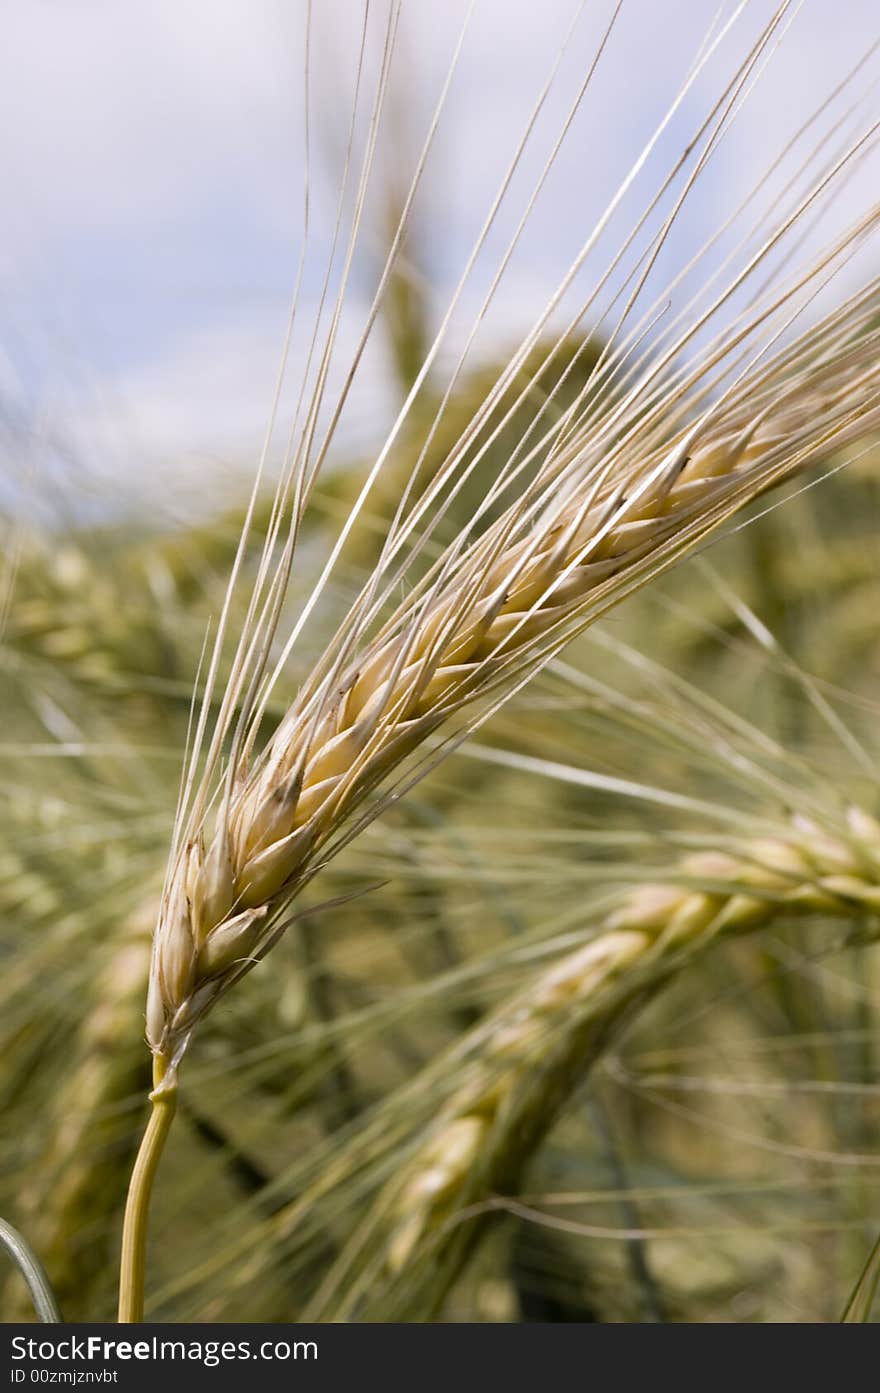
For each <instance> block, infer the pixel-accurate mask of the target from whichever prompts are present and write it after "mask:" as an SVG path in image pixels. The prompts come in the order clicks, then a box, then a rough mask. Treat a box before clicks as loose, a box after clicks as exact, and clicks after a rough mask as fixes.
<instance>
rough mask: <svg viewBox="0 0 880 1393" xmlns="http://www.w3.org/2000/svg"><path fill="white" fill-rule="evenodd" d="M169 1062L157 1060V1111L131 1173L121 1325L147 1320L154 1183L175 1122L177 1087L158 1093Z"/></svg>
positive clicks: (121, 1272)
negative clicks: (146, 1272) (146, 1280)
mask: <svg viewBox="0 0 880 1393" xmlns="http://www.w3.org/2000/svg"><path fill="white" fill-rule="evenodd" d="M166 1067H167V1061H166V1060H165V1059H164V1058H162V1056H161V1055H157V1056H156V1057H155V1059H154V1060H153V1092H152V1093H151V1094H150V1102H151V1103H152V1105H153V1110H152V1112H151V1113H150V1120H149V1122H148V1123H147V1130H146V1131H145V1132H144V1136H143V1140H142V1142H141V1144H140V1149H139V1151H138V1154H137V1159H136V1161H135V1163H134V1170H133V1171H132V1173H131V1181H130V1182H129V1186H128V1198H127V1199H126V1202H125V1219H124V1220H123V1225H122V1258H121V1262H120V1269H119V1322H120V1324H121V1325H130V1324H132V1323H137V1322H138V1321H141V1320H143V1318H144V1269H145V1267H146V1258H147V1226H148V1223H149V1214H150V1195H151V1193H152V1190H153V1180H154V1179H155V1175H156V1170H157V1168H158V1165H159V1161H160V1159H161V1156H162V1151H163V1148H164V1146H165V1141H166V1138H167V1136H168V1133H169V1131H170V1129H171V1123H172V1122H173V1120H174V1111H175V1108H176V1106H177V1086H176V1084H175V1085H174V1086H172V1087H170V1088H167V1087H166V1088H165V1089H163V1090H162V1091H161V1092H157V1090H158V1089H159V1085H160V1084H161V1082H162V1080H163V1078H164V1077H165V1070H166Z"/></svg>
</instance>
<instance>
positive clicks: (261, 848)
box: [147, 334, 877, 1087]
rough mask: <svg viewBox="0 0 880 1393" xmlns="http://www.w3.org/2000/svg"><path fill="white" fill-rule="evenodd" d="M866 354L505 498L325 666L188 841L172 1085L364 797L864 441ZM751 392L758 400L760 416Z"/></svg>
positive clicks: (763, 390) (168, 995)
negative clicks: (214, 1009)
mask: <svg viewBox="0 0 880 1393" xmlns="http://www.w3.org/2000/svg"><path fill="white" fill-rule="evenodd" d="M820 337H821V336H820ZM829 337H831V338H834V337H835V335H834V334H830V335H829ZM873 352H874V348H873V342H872V341H871V336H869V339H868V342H867V343H865V342H858V343H856V345H855V346H853V345H850V346H849V349H847V348H846V347H842V348H841V350H840V352H839V353H838V354H837V355H836V358H835V361H833V362H828V361H827V359H826V356H825V355H824V354H823V355H822V359H821V361H820V362H818V363H817V364H816V366H815V367H814V368H813V369H811V368H809V367H807V368H806V369H804V370H803V371H802V373H801V374H799V375H796V376H795V377H794V378H793V379H791V378H790V377H789V376H788V373H787V372H783V371H782V370H781V369H780V370H779V374H778V375H777V376H775V377H774V375H773V374H771V375H770V377H769V379H768V377H767V375H766V374H764V373H763V372H762V373H759V374H758V375H757V378H756V380H751V379H749V380H748V381H747V382H745V383H744V384H743V388H742V396H741V399H739V400H738V401H737V403H736V406H735V408H734V409H732V410H728V411H724V412H722V413H721V414H720V417H719V419H717V420H716V421H715V422H714V423H713V424H712V425H711V426H710V427H707V428H704V429H703V430H702V431H697V432H695V431H694V430H692V429H689V430H686V431H684V432H682V433H681V434H680V436H679V438H678V439H677V440H676V441H675V442H674V443H673V444H672V446H671V447H670V446H669V445H666V447H665V448H663V449H662V450H661V451H658V455H659V457H655V458H650V457H649V458H648V460H647V461H646V463H645V465H644V466H643V467H642V468H640V469H639V470H637V471H635V472H632V473H630V474H628V475H626V476H625V477H622V473H623V472H622V471H621V472H615V471H612V472H611V473H610V477H609V478H607V479H605V480H603V481H601V482H600V484H599V485H598V486H592V487H585V488H583V489H581V490H579V491H575V492H573V494H572V495H571V496H570V497H563V499H562V501H559V500H556V501H553V500H551V499H548V498H547V497H545V496H542V495H539V502H540V504H541V508H540V511H534V515H533V516H531V517H530V516H529V512H530V511H531V510H530V508H529V506H527V505H528V500H525V501H524V502H523V503H519V504H517V505H514V507H512V508H511V510H510V511H509V513H508V514H506V515H505V516H504V517H503V518H502V519H501V520H500V522H499V523H498V524H496V525H495V526H494V527H492V528H491V529H489V531H488V533H487V534H486V535H485V536H484V537H483V538H481V539H479V541H478V542H476V543H475V544H473V545H472V546H471V548H470V549H468V550H467V551H465V552H464V553H463V554H462V556H461V557H460V558H459V559H458V560H457V561H456V563H455V565H454V567H451V568H450V569H449V572H448V574H445V575H443V576H442V584H433V585H430V586H428V587H427V589H426V591H425V594H424V596H423V598H422V599H421V600H420V601H417V602H415V603H410V604H409V605H407V606H406V607H404V609H403V610H402V612H400V613H399V614H398V615H397V616H395V617H394V618H393V619H392V620H391V621H390V622H389V623H388V624H387V625H386V627H385V629H384V630H383V632H382V634H381V635H380V636H379V638H378V639H377V640H376V641H374V642H373V643H372V644H370V645H369V646H367V647H366V648H365V649H364V651H363V652H362V653H361V654H360V655H357V656H355V657H354V658H352V659H351V660H350V661H349V662H348V663H346V664H345V665H344V667H343V668H342V670H341V671H339V670H338V668H339V665H338V663H333V662H330V664H329V666H330V669H331V671H330V674H329V676H328V677H327V678H326V679H325V680H323V681H321V682H319V683H318V684H317V686H316V687H315V688H314V689H311V690H310V689H308V688H307V689H306V693H305V695H304V696H303V697H301V698H300V700H298V701H297V702H296V703H295V704H294V706H293V708H292V709H291V711H290V712H289V713H288V715H287V716H286V717H285V718H284V720H283V721H282V723H281V725H280V727H279V729H278V731H277V732H276V734H275V736H274V737H273V739H272V741H271V742H270V744H269V746H268V748H267V749H266V750H265V752H264V753H263V755H262V756H261V757H260V759H259V760H258V761H257V764H256V767H255V769H254V770H253V772H251V773H250V774H248V773H247V772H246V763H245V762H244V761H243V763H242V766H241V768H240V769H239V771H238V775H239V777H238V779H237V780H236V782H235V783H234V785H233V787H232V790H231V792H230V793H229V795H228V796H227V797H224V799H223V801H222V804H221V807H220V810H219V814H218V818H217V825H216V827H215V830H214V831H213V833H212V835H211V836H210V838H209V839H207V841H206V840H205V839H204V837H203V836H202V835H201V834H200V835H197V836H196V837H194V838H193V839H192V840H191V841H190V842H189V843H188V844H187V845H186V847H185V848H184V849H183V852H182V854H181V856H180V857H179V860H178V863H177V865H176V868H175V872H174V875H173V878H172V880H171V882H170V885H169V887H168V890H167V892H166V895H165V898H164V902H163V906H162V913H161V917H160V921H159V925H158V928H157V932H156V937H155V946H154V955H153V966H152V972H151V979H150V989H149V998H148V1007H147V1034H148V1038H149V1041H150V1044H151V1046H152V1049H153V1051H154V1054H155V1055H156V1056H157V1057H160V1058H161V1059H162V1060H163V1061H164V1062H165V1078H166V1081H167V1082H166V1087H167V1086H169V1085H170V1084H171V1083H172V1082H173V1072H174V1069H175V1067H176V1064H177V1062H178V1060H179V1058H180V1055H181V1053H182V1051H183V1049H184V1048H185V1045H186V1042H187V1040H188V1038H189V1035H190V1032H191V1031H192V1028H193V1026H194V1024H195V1023H196V1021H197V1020H198V1019H199V1018H200V1017H201V1016H202V1015H203V1014H204V1013H205V1012H206V1011H207V1010H208V1009H209V1008H210V1006H211V1005H212V1004H213V1003H214V1001H215V1000H216V999H217V998H218V997H219V996H220V995H221V994H222V993H223V992H224V991H225V990H227V989H228V987H229V986H230V985H231V984H232V983H233V982H234V981H235V980H236V979H237V978H239V977H240V976H241V975H242V973H243V972H244V971H246V970H247V969H248V968H249V967H250V966H251V965H252V964H253V961H254V960H255V958H256V957H259V956H262V955H263V954H264V953H265V952H266V951H267V949H268V947H270V946H271V943H272V942H273V941H274V938H275V936H276V935H277V933H278V932H279V929H280V927H281V926H280V925H279V924H278V922H277V911H278V910H279V908H280V907H281V906H283V905H284V904H286V903H287V902H289V900H290V899H291V897H292V896H294V895H295V894H296V893H297V891H299V890H300V889H301V888H302V887H303V885H304V884H305V883H306V882H307V881H308V880H309V879H310V878H311V876H312V875H313V874H314V872H315V870H316V869H317V866H318V864H319V862H320V860H321V859H324V860H325V859H326V854H325V856H324V857H323V858H321V856H320V853H321V852H322V850H323V849H324V848H325V847H326V844H327V843H328V841H330V839H331V838H332V837H333V835H334V833H337V832H338V831H339V829H340V828H341V826H342V824H343V823H344V822H345V821H346V819H348V818H349V817H350V815H351V814H352V812H353V811H354V810H356V809H357V807H358V806H359V805H360V804H361V802H362V801H363V799H364V798H365V796H366V795H367V794H368V793H370V792H371V791H372V790H373V789H375V788H376V786H377V785H378V784H379V783H380V782H381V781H382V780H383V779H385V778H387V777H388V776H389V775H390V774H391V773H392V772H393V770H394V768H395V766H397V765H399V764H400V763H401V762H402V761H403V760H404V759H405V758H406V757H407V756H409V755H411V754H412V753H413V751H414V750H415V749H416V747H417V746H419V745H420V744H421V743H422V742H424V741H425V739H426V738H427V737H428V736H429V735H430V734H431V733H432V732H434V731H436V729H437V728H438V727H439V726H440V725H441V724H442V723H443V722H445V721H446V720H448V719H449V717H450V716H451V715H453V714H454V713H455V712H457V711H459V710H460V709H461V708H462V707H464V706H465V705H467V704H470V703H472V702H474V701H476V700H477V699H478V698H480V697H486V696H487V694H491V693H492V692H493V691H494V690H495V689H496V688H498V687H500V686H503V685H504V684H505V683H508V682H510V681H516V680H517V679H518V678H521V677H522V676H523V673H524V672H525V673H526V675H528V673H529V672H530V671H532V670H535V669H537V667H539V666H540V664H541V662H542V661H543V659H544V658H545V657H546V656H547V654H548V653H552V652H553V651H555V650H556V649H557V648H558V647H559V646H560V644H561V642H563V641H564V640H565V639H567V638H569V637H570V636H571V634H572V632H573V631H575V630H577V629H578V628H582V627H583V626H584V624H585V623H588V622H590V620H591V619H592V618H594V617H595V615H596V614H597V613H598V612H600V611H601V609H602V608H603V607H607V604H609V603H610V602H611V598H612V597H614V596H616V595H617V594H618V593H621V592H622V591H624V590H625V589H627V588H629V586H630V585H631V584H632V583H634V581H635V578H636V577H637V575H638V574H639V573H640V572H642V571H644V570H645V569H646V568H650V569H653V570H657V569H659V568H660V567H661V566H662V565H663V563H664V560H666V559H667V558H668V557H672V556H676V555H679V554H681V553H682V551H684V550H685V549H689V548H691V547H692V546H693V545H694V544H695V543H696V541H697V540H698V539H699V538H700V537H702V536H704V535H705V534H706V532H708V531H709V530H710V529H711V528H712V527H713V526H715V525H716V524H717V523H718V521H719V520H720V519H721V518H722V517H724V516H727V515H729V514H730V513H731V512H732V511H733V510H735V509H736V508H737V507H739V506H741V505H742V504H743V503H744V502H745V501H746V500H747V499H749V498H751V497H753V496H755V494H757V493H759V492H760V491H761V490H762V489H763V488H765V487H767V486H768V483H769V482H770V481H771V480H774V481H775V480H776V479H777V478H778V477H779V476H780V474H785V473H788V472H790V471H791V470H792V469H793V468H799V467H801V466H802V465H803V464H805V463H806V462H807V461H808V460H809V459H811V458H813V457H814V456H815V455H816V454H817V453H819V452H820V451H821V450H822V449H823V448H825V447H826V446H827V444H828V443H829V442H830V441H831V440H832V439H833V440H835V442H836V443H838V444H840V443H841V441H843V440H845V439H847V438H851V437H852V436H853V435H862V434H863V433H864V432H865V431H866V430H867V429H869V428H870V426H871V424H872V423H873V414H874V409H875V407H874V403H875V398H876V391H877V382H876V381H875V377H876V370H871V369H869V368H866V367H865V360H866V357H867V356H868V354H869V353H873ZM854 363H857V364H858V365H859V368H860V370H862V372H863V378H864V380H863V381H862V382H859V381H858V380H857V379H854V373H853V365H854ZM787 366H788V365H787V364H786V367H787ZM756 396H757V397H763V399H764V401H765V402H766V405H765V407H764V408H763V409H759V411H758V412H757V414H756V412H755V400H756ZM817 422H819V423H820V424H819V426H818V428H817ZM624 490H625V491H626V493H625V495H624ZM524 517H525V518H526V519H527V522H526V525H525V526H523V518H524ZM523 532H524V533H525V535H518V536H516V535H514V534H517V533H519V534H522V533H523ZM512 537H513V539H512Z"/></svg>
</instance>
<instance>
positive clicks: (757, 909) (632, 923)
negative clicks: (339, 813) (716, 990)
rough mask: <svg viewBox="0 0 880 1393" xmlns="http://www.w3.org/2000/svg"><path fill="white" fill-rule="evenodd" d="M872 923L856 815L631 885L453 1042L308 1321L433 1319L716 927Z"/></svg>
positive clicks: (868, 827)
mask: <svg viewBox="0 0 880 1393" xmlns="http://www.w3.org/2000/svg"><path fill="white" fill-rule="evenodd" d="M807 913H809V914H822V915H832V916H837V917H840V916H842V917H845V918H852V917H861V918H864V919H867V920H869V921H871V928H870V933H871V935H872V936H874V935H875V934H876V932H877V921H878V919H880V824H878V823H877V822H876V821H875V820H874V819H873V818H872V817H870V816H868V815H866V814H865V813H863V812H861V811H859V810H857V809H852V810H851V811H850V812H849V814H848V827H847V829H846V830H845V831H844V832H843V833H841V834H840V835H832V834H831V833H829V832H828V831H826V830H824V829H823V828H821V827H819V826H818V825H817V824H816V823H814V822H811V821H808V820H805V819H802V818H797V819H793V820H792V823H791V825H790V826H789V827H788V828H786V829H784V830H783V831H782V832H781V833H780V835H779V836H778V837H769V836H765V837H762V838H761V839H756V840H754V841H751V842H744V843H743V844H742V845H741V846H740V847H739V848H738V849H736V850H735V851H728V852H723V853H722V852H712V851H708V852H699V853H697V854H695V855H691V856H688V857H687V858H685V859H684V860H683V861H682V862H681V864H680V867H679V868H678V872H677V874H676V875H675V877H670V879H669V880H668V881H666V882H665V883H664V882H658V883H656V884H650V885H644V886H641V887H639V888H637V889H635V890H634V891H632V892H631V893H630V894H629V895H628V897H627V898H626V900H625V901H624V903H623V904H622V905H621V906H619V907H618V908H616V909H615V910H613V911H612V912H611V913H610V914H609V916H608V917H607V919H606V921H605V923H604V925H603V927H602V928H601V929H600V930H599V931H598V933H597V934H596V935H595V937H593V938H592V939H591V941H590V942H588V943H587V944H586V945H584V946H583V947H581V948H578V949H577V950H576V951H575V952H572V953H568V954H566V955H565V956H564V957H562V958H560V959H558V960H557V961H556V962H554V963H553V965H552V966H551V967H550V968H549V969H546V970H544V971H542V972H541V973H540V974H539V975H538V976H537V977H536V978H535V979H534V980H533V981H532V982H531V983H530V984H529V986H528V987H527V988H525V989H524V990H522V991H519V992H517V994H516V995H515V996H514V997H513V998H512V999H511V1000H510V1001H509V1002H507V1003H506V1004H504V1005H502V1006H501V1007H500V1008H498V1009H497V1010H496V1011H494V1012H493V1013H492V1015H491V1016H490V1017H489V1019H488V1020H487V1021H485V1022H484V1023H482V1024H481V1025H480V1026H479V1027H478V1028H477V1029H475V1030H474V1031H472V1032H471V1034H470V1036H469V1038H468V1039H467V1041H465V1042H462V1043H461V1044H459V1045H457V1046H456V1047H455V1056H456V1059H457V1061H458V1063H459V1065H460V1066H462V1067H463V1068H464V1073H465V1076H466V1079H465V1082H464V1083H463V1084H462V1086H461V1087H460V1088H459V1090H458V1091H457V1092H456V1094H455V1095H454V1096H453V1097H452V1098H451V1099H450V1100H449V1102H448V1103H447V1104H446V1105H445V1106H444V1108H443V1109H442V1110H441V1112H440V1114H439V1116H438V1117H437V1118H436V1119H435V1120H434V1121H433V1122H432V1124H431V1127H430V1132H429V1135H428V1136H427V1137H426V1138H425V1139H424V1140H423V1141H422V1142H421V1143H419V1144H418V1145H417V1146H416V1148H415V1150H414V1151H413V1152H412V1153H411V1154H410V1156H409V1159H408V1161H407V1162H406V1164H405V1165H403V1166H402V1167H401V1168H400V1171H399V1172H398V1174H396V1175H395V1177H394V1179H393V1180H392V1181H391V1182H389V1183H388V1184H387V1185H386V1187H385V1190H384V1191H383V1192H382V1193H381V1194H380V1196H379V1197H378V1199H377V1201H376V1202H375V1204H374V1205H373V1206H372V1207H371V1216H370V1217H369V1218H368V1219H367V1220H366V1221H365V1224H364V1225H363V1227H362V1229H361V1230H360V1231H358V1232H356V1233H355V1234H354V1236H353V1238H352V1239H351V1241H350V1244H349V1246H348V1248H347V1249H346V1250H345V1251H344V1252H343V1254H342V1256H341V1258H340V1259H339V1261H338V1262H337V1264H336V1265H335V1266H334V1268H333V1269H332V1270H331V1272H330V1273H329V1274H328V1276H327V1277H326V1278H325V1280H324V1282H323V1284H322V1287H321V1290H320V1292H319V1293H318V1294H317V1296H316V1298H315V1300H314V1301H313V1303H312V1305H311V1307H310V1309H309V1310H308V1312H307V1313H306V1315H307V1317H308V1318H315V1319H321V1318H325V1319H327V1318H329V1319H333V1320H346V1319H360V1320H371V1319H381V1320H389V1319H391V1320H394V1319H397V1320H400V1319H407V1318H410V1319H428V1318H430V1314H431V1313H436V1311H437V1310H438V1308H439V1305H440V1303H441V1302H442V1300H443V1298H444V1296H445V1294H446V1292H447V1291H448V1290H449V1288H450V1286H451V1284H452V1283H453V1282H454V1281H455V1279H456V1277H457V1275H458V1273H459V1272H460V1271H461V1269H462V1266H463V1264H464V1262H465V1261H466V1259H467V1257H468V1256H469V1254H470V1253H471V1252H472V1250H473V1247H474V1245H475V1243H476V1242H477V1240H478V1236H479V1233H480V1231H481V1228H482V1225H483V1224H484V1223H485V1221H486V1220H487V1218H488V1216H489V1213H490V1210H489V1206H488V1205H487V1201H490V1200H491V1198H492V1196H493V1195H495V1194H497V1193H498V1192H501V1193H511V1192H515V1190H516V1187H517V1184H518V1179H519V1176H520V1175H521V1173H522V1170H523V1167H524V1166H525V1164H526V1163H527V1161H528V1159H529V1157H530V1156H531V1155H532V1154H533V1153H534V1151H535V1149H536V1148H537V1146H538V1145H539V1143H540V1141H541V1139H542V1138H543V1137H544V1136H545V1135H546V1133H547V1130H548V1129H549V1127H550V1126H551V1125H552V1123H553V1121H554V1119H555V1117H556V1116H557V1115H558V1112H559V1110H560V1108H561V1107H562V1105H563V1104H564V1102H565V1100H566V1099H567V1097H568V1096H569V1095H570V1093H571V1091H572V1090H573V1088H575V1087H576V1086H577V1084H578V1083H580V1082H581V1081H582V1080H583V1078H584V1075H585V1073H586V1072H587V1071H588V1070H589V1068H590V1066H591V1065H592V1064H593V1063H594V1061H595V1060H596V1059H597V1057H598V1056H599V1054H600V1053H601V1051H602V1049H603V1048H604V1046H605V1045H606V1043H607V1042H608V1040H609V1038H610V1037H612V1036H613V1035H614V1034H615V1032H616V1031H618V1030H619V1029H620V1028H621V1026H622V1025H623V1024H624V1023H625V1022H626V1021H628V1020H629V1018H630V1013H631V1009H632V1008H633V1007H635V1006H636V1005H637V1004H638V1003H639V1002H642V1001H644V1000H645V999H646V998H647V997H649V996H650V995H651V994H652V992H653V991H654V990H655V989H656V988H657V987H658V986H659V985H660V984H661V983H662V982H664V981H666V980H668V978H669V977H670V976H672V975H673V974H674V973H676V972H677V971H678V970H680V969H681V968H682V967H684V966H686V965H687V964H688V963H690V962H692V961H693V959H694V958H695V956H696V955H697V954H698V953H699V952H701V951H702V950H703V949H705V948H706V947H707V946H708V945H709V944H711V943H713V942H714V941H716V940H717V939H718V938H719V937H721V936H722V935H731V934H743V933H746V932H751V931H754V930H757V929H760V928H763V927H766V925H767V924H768V923H769V922H770V920H771V919H773V918H775V917H776V916H778V915H781V914H786V915H788V914H807Z"/></svg>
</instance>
